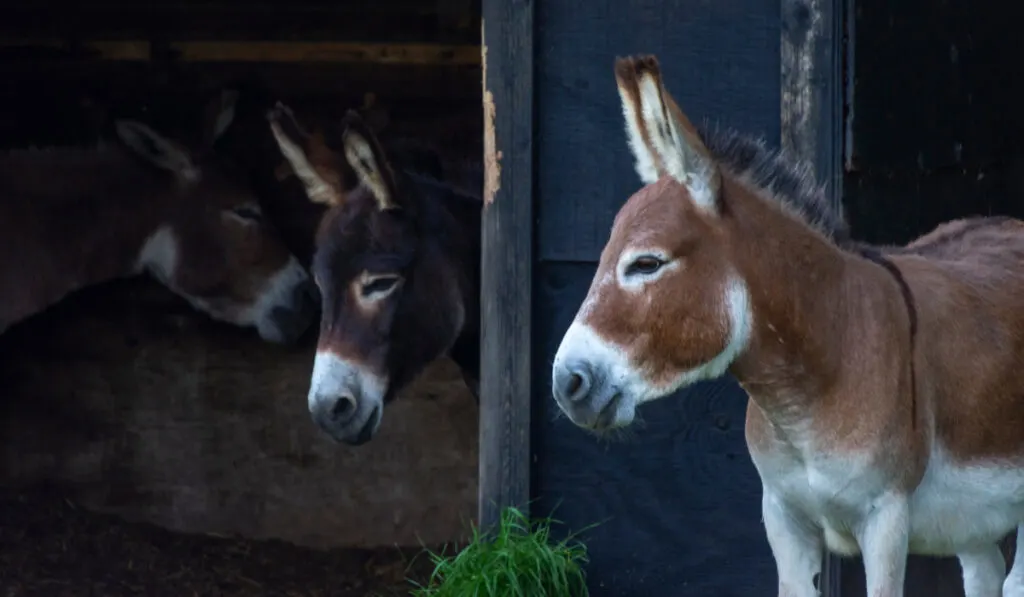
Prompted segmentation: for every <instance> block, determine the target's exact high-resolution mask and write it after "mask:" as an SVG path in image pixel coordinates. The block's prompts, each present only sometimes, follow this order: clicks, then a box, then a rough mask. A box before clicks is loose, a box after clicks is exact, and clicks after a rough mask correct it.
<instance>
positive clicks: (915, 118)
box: [842, 0, 1024, 597]
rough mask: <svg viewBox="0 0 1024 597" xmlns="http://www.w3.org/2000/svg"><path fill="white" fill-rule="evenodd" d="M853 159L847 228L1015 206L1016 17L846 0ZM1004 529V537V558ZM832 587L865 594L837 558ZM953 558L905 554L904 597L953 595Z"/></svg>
mask: <svg viewBox="0 0 1024 597" xmlns="http://www.w3.org/2000/svg"><path fill="white" fill-rule="evenodd" d="M854 8H855V10H854V11H853V12H854V15H855V17H854V27H853V29H854V49H853V51H854V56H855V60H854V76H855V86H854V88H853V93H852V97H853V110H852V122H851V123H850V124H851V125H852V126H851V127H850V130H851V131H852V139H848V140H847V144H848V145H850V146H852V150H853V153H852V155H849V156H847V160H848V161H849V162H850V163H851V166H852V167H853V170H852V171H848V172H847V173H846V176H845V181H844V188H845V193H844V202H845V205H846V208H847V212H848V214H849V216H850V221H851V224H852V226H853V229H854V233H855V234H856V235H857V236H858V237H860V238H864V239H866V240H871V241H875V242H887V243H903V242H907V241H909V240H911V239H912V238H914V237H915V236H918V235H920V234H923V233H925V232H927V231H928V230H931V229H932V228H933V227H935V226H936V225H937V224H939V223H940V222H943V221H946V220H949V219H952V218H956V217H962V216H965V215H972V214H1008V215H1015V216H1018V217H1021V216H1024V200H1022V197H1024V176H1022V174H1021V173H1022V172H1024V152H1022V151H1021V139H1024V112H1022V111H1021V110H1020V108H1019V106H1018V105H1017V98H1018V97H1019V93H1017V89H1018V88H1019V87H1020V85H1021V83H1020V81H1021V80H1022V77H1021V76H1018V75H1024V66H1022V64H1021V61H1020V60H1019V57H1018V56H1019V52H1017V47H1016V41H1015V40H1016V38H1017V33H1018V31H1017V26H1016V24H1015V23H1014V22H1013V20H1012V19H1006V15H1005V13H1003V12H1001V11H999V10H997V9H996V8H995V7H994V6H993V7H987V6H985V7H982V6H980V5H978V4H977V3H972V2H969V1H967V0H945V1H943V2H928V1H926V0H903V1H901V2H887V1H886V0H856V4H855V7H854ZM1013 545H1014V540H1013V537H1012V536H1010V537H1008V538H1007V540H1005V542H1004V547H1005V549H1004V551H1005V553H1006V554H1007V562H1008V563H1009V561H1010V556H1011V555H1012V553H1013ZM842 580H843V591H842V595H843V597H857V596H860V595H864V594H865V587H864V574H863V569H862V563H861V561H860V559H859V558H857V559H852V558H851V559H844V560H843V567H842ZM961 584H962V580H961V572H960V567H959V564H958V563H957V562H956V560H955V558H924V557H916V556H915V557H911V558H910V565H909V568H908V575H907V583H906V586H907V596H908V597H961V596H962V595H963V589H962V587H961Z"/></svg>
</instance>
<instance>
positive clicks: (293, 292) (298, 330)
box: [239, 256, 318, 344]
mask: <svg viewBox="0 0 1024 597" xmlns="http://www.w3.org/2000/svg"><path fill="white" fill-rule="evenodd" d="M314 288H315V287H314V285H313V283H312V281H311V280H310V277H309V273H308V272H307V271H306V269H305V268H304V267H302V264H301V263H299V260H298V259H296V258H295V257H294V256H292V257H289V259H288V262H287V263H285V265H284V267H282V268H281V269H280V270H278V271H277V273H275V274H274V275H273V276H271V277H270V279H269V280H267V282H266V283H265V284H264V286H263V290H262V292H260V294H259V295H258V297H257V298H256V302H255V303H254V304H253V305H252V306H251V307H249V308H248V309H245V310H244V311H243V313H242V315H241V316H240V318H239V320H240V321H239V324H241V325H252V326H255V327H256V331H257V332H259V335H260V337H261V338H263V339H264V340H267V341H268V342H275V343H278V344H287V343H291V342H293V341H295V340H296V339H297V338H298V337H299V336H301V335H302V333H303V332H305V331H306V330H307V329H308V328H309V326H310V325H312V323H313V321H314V319H315V315H316V308H317V306H318V305H317V304H316V302H317V301H316V294H315V292H314Z"/></svg>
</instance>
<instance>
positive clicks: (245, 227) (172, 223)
mask: <svg viewBox="0 0 1024 597" xmlns="http://www.w3.org/2000/svg"><path fill="white" fill-rule="evenodd" d="M234 99H235V98H234V96H233V95H231V94H230V93H227V94H224V95H221V96H220V97H218V98H217V99H216V100H215V101H214V102H212V103H211V104H210V105H209V106H208V107H207V110H206V118H205V127H204V130H203V134H202V139H201V142H200V143H193V145H195V147H191V148H186V147H185V144H183V143H181V142H178V141H174V140H171V139H169V138H167V137H165V136H163V135H160V134H158V133H157V132H155V131H154V130H152V129H151V128H150V127H148V126H146V125H144V124H142V123H140V122H137V121H133V120H118V121H116V122H115V123H114V128H115V131H116V134H117V137H118V138H119V139H120V141H121V142H122V143H123V144H124V145H125V146H126V147H127V148H128V149H129V150H130V151H131V152H133V153H134V154H135V155H137V156H139V157H141V158H142V159H143V160H144V161H145V162H146V167H147V168H153V169H154V170H153V172H152V173H151V174H152V175H155V176H157V177H165V180H162V181H159V182H158V183H157V184H156V185H154V186H153V191H152V192H153V193H154V194H159V195H163V196H169V198H170V200H169V201H165V202H164V203H165V204H167V207H166V209H164V215H163V218H162V219H161V220H160V221H159V223H158V226H157V227H156V229H155V230H154V231H153V233H152V234H151V236H150V237H149V238H148V240H147V241H146V244H145V246H144V247H143V250H142V255H141V257H140V262H139V267H140V268H141V269H144V270H147V271H149V272H150V273H151V274H153V275H154V276H155V277H156V278H157V279H159V280H160V281H161V282H163V283H164V284H165V285H167V287H168V288H170V289H171V290H172V291H174V292H175V293H177V294H179V295H180V296H182V297H184V298H185V299H187V300H188V301H189V302H190V303H192V304H193V305H194V306H195V307H196V308H197V309H199V310H201V311H203V312H205V313H207V314H209V315H210V316H211V317H213V318H214V319H218V320H221V321H226V322H228V323H232V324H235V325H239V326H254V327H255V328H256V329H257V330H258V332H259V334H260V336H261V337H263V338H264V339H266V340H269V341H273V342H292V341H294V340H296V339H297V338H298V337H299V336H300V335H301V334H302V333H303V332H304V331H305V330H306V329H308V328H309V326H310V324H311V323H312V322H313V319H314V317H315V315H316V309H317V301H316V289H315V287H314V286H313V284H312V281H311V280H310V279H309V275H308V274H307V272H306V271H305V269H304V268H303V267H302V266H301V265H300V264H299V262H298V261H297V260H296V259H295V257H294V256H292V255H291V254H290V253H289V252H288V250H287V249H286V247H285V245H284V244H283V243H282V242H281V240H280V238H279V236H278V234H277V232H276V230H275V229H274V228H273V226H272V225H271V224H270V223H269V222H267V221H266V220H265V219H264V218H263V215H262V211H261V210H260V206H259V203H258V201H257V199H256V198H255V196H254V195H253V194H252V193H251V191H250V189H249V188H248V187H247V185H245V184H243V183H242V178H241V177H240V176H237V175H236V173H234V172H232V170H231V168H230V166H229V165H228V164H227V163H226V162H224V161H223V160H222V159H220V158H219V157H218V155H217V154H216V153H214V152H213V151H212V150H211V147H212V144H213V142H214V141H215V140H216V139H217V137H218V136H220V134H221V133H223V132H224V130H225V129H226V128H227V127H228V125H229V124H230V123H231V119H232V117H233V113H234V112H233V111H234Z"/></svg>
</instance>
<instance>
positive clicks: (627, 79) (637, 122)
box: [615, 55, 721, 210]
mask: <svg viewBox="0 0 1024 597" xmlns="http://www.w3.org/2000/svg"><path fill="white" fill-rule="evenodd" d="M615 82H616V83H617V84H618V88H619V97H620V98H621V99H622V114H623V116H624V117H625V119H626V133H627V135H628V137H629V146H630V148H631V149H632V150H633V155H634V156H635V157H636V171H637V174H639V175H640V179H641V180H642V181H644V183H647V184H650V183H652V182H654V181H656V180H657V179H658V178H660V177H661V176H666V175H667V176H671V177H672V178H674V179H676V180H678V181H679V182H681V183H682V184H683V185H685V186H686V188H687V190H688V191H689V193H690V197H691V198H692V199H693V201H694V203H696V204H697V205H698V206H699V207H701V208H705V209H709V210H713V209H715V206H716V202H717V199H718V192H719V189H720V188H721V174H720V173H719V170H718V165H717V164H716V163H715V160H714V159H713V158H712V157H711V154H710V153H709V152H708V149H707V147H706V146H705V145H704V143H703V141H701V139H700V135H698V133H697V129H696V128H695V127H694V126H693V124H692V123H691V122H690V119H689V118H687V117H686V115H685V114H684V113H683V111H682V110H680V109H679V106H678V105H677V104H676V102H675V100H674V99H673V98H672V96H671V95H669V93H668V91H666V90H665V85H664V83H663V81H662V78H661V68H660V67H659V65H658V59H657V58H655V57H654V56H653V55H647V56H637V57H628V58H618V59H616V61H615Z"/></svg>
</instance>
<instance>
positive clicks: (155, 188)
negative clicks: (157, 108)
mask: <svg viewBox="0 0 1024 597" xmlns="http://www.w3.org/2000/svg"><path fill="white" fill-rule="evenodd" d="M232 114H233V104H232V103H231V102H230V101H228V102H226V103H222V101H221V98H218V101H215V102H213V103H211V105H210V107H209V108H208V113H207V124H206V134H205V135H204V142H205V143H206V146H201V147H199V149H198V150H197V151H188V150H186V149H184V147H183V146H182V145H181V144H180V143H177V142H174V141H171V140H169V139H167V138H165V137H163V136H161V135H159V134H157V133H156V132H154V131H153V130H152V129H150V128H149V127H147V126H145V125H143V124H141V123H139V122H135V121H130V120H122V121H117V122H116V123H114V128H115V130H116V133H117V137H118V140H119V143H100V144H99V145H98V146H96V147H91V148H73V147H51V148H46V149H40V150H34V149H31V150H17V151H10V152H6V153H4V154H0V200H2V202H3V203H2V207H0V288H3V289H4V296H3V298H2V300H0V331H2V330H4V329H6V328H7V327H9V326H10V325H11V324H13V323H15V322H17V321H20V320H22V319H24V318H26V317H28V316H30V315H32V314H34V313H37V312H39V311H42V310H44V309H45V308H46V307H47V306H49V305H51V304H53V303H55V302H57V301H59V300H61V299H62V298H63V297H65V296H66V295H67V294H69V293H71V292H73V291H75V290H77V289H80V288H83V287H86V286H90V285H93V284H98V283H100V282H104V281H107V280H110V279H113V278H118V277H122V276H129V275H133V274H138V273H143V272H148V273H150V274H151V275H153V276H154V277H155V278H156V279H158V280H159V281H160V282H161V283H163V284H164V285H165V286H167V287H168V288H169V289H170V290H172V291H173V292H175V293H176V294H178V295H180V296H182V297H184V298H185V299H187V300H188V301H189V302H190V303H191V304H192V305H193V306H195V307H196V308H197V309H199V310H200V311H203V312H205V313H207V314H209V315H210V316H211V317H213V318H215V319H218V320H222V321H226V322H229V323H232V324H235V325H238V326H254V327H255V328H256V329H257V331H258V332H259V334H260V336H261V337H262V338H264V339H266V340H268V341H273V342H291V341H293V340H296V339H297V338H298V336H299V335H301V334H302V332H303V331H305V330H306V329H308V327H309V326H310V324H311V323H312V322H313V321H314V318H315V316H316V310H317V306H318V305H317V302H316V294H315V287H314V286H313V284H312V282H311V281H310V279H309V275H308V273H307V272H306V270H305V269H304V268H303V267H302V266H301V265H300V264H299V263H298V261H297V260H296V259H295V258H294V257H293V256H292V255H291V254H290V253H289V252H288V250H287V249H286V248H285V246H284V245H283V244H282V243H281V241H280V239H279V238H278V235H277V232H276V231H275V230H274V228H273V227H272V226H271V225H270V224H269V223H268V222H266V221H264V219H263V217H262V214H261V211H260V207H259V205H258V204H257V202H256V200H255V198H254V197H253V196H252V195H251V193H250V192H249V190H248V189H247V188H246V187H245V186H243V185H241V184H240V183H238V182H237V180H238V178H237V177H235V176H232V175H231V172H230V171H229V169H228V167H227V165H226V164H224V163H222V160H220V159H218V156H217V155H216V154H215V153H214V152H212V151H210V150H209V146H210V145H212V143H213V141H214V140H215V139H216V137H217V136H218V135H219V134H220V133H222V132H223V131H224V129H225V128H226V127H227V126H228V124H230V121H231V117H232Z"/></svg>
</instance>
